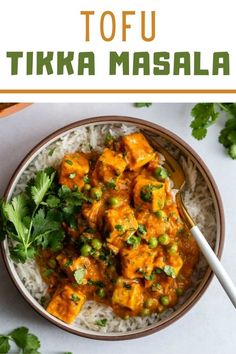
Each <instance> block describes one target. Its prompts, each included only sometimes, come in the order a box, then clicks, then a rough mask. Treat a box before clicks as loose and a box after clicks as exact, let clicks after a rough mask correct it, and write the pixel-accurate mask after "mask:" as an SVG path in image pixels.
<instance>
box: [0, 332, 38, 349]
mask: <svg viewBox="0 0 236 354" xmlns="http://www.w3.org/2000/svg"><path fill="white" fill-rule="evenodd" d="M11 342H14V343H15V344H16V346H17V347H18V348H19V349H20V352H19V353H21V354H40V353H39V351H38V349H40V341H39V339H38V338H37V337H36V336H35V335H34V334H32V333H29V330H28V328H26V327H19V328H17V329H15V330H14V331H12V332H11V333H9V334H8V335H3V334H0V353H1V354H7V353H9V352H10V350H11V345H10V343H11Z"/></svg>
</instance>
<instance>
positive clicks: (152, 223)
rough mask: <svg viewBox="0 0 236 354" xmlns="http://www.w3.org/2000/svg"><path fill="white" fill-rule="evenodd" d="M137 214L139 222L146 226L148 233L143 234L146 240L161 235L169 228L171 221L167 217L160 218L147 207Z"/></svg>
mask: <svg viewBox="0 0 236 354" xmlns="http://www.w3.org/2000/svg"><path fill="white" fill-rule="evenodd" d="M135 216H136V219H137V221H138V224H139V225H143V226H145V229H146V233H144V234H143V235H142V239H144V240H146V241H149V240H150V238H152V237H158V236H161V235H163V234H165V233H166V232H167V231H168V230H169V221H168V220H167V218H166V217H163V218H158V217H157V216H156V215H155V214H153V213H150V211H149V210H147V209H145V210H141V211H139V212H136V215H135Z"/></svg>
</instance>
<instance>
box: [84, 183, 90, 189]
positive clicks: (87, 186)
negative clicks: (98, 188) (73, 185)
mask: <svg viewBox="0 0 236 354" xmlns="http://www.w3.org/2000/svg"><path fill="white" fill-rule="evenodd" d="M90 189H91V185H90V184H88V183H86V184H85V185H84V190H85V191H90Z"/></svg>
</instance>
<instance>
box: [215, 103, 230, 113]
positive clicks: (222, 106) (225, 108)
mask: <svg viewBox="0 0 236 354" xmlns="http://www.w3.org/2000/svg"><path fill="white" fill-rule="evenodd" d="M216 105H218V106H219V107H220V108H221V109H222V111H225V112H227V113H228V112H229V110H228V108H227V107H225V106H224V105H223V104H222V103H216Z"/></svg>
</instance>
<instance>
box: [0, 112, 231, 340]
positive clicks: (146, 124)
mask: <svg viewBox="0 0 236 354" xmlns="http://www.w3.org/2000/svg"><path fill="white" fill-rule="evenodd" d="M96 123H97V124H103V123H104V124H109V123H110V124H112V123H113V124H115V123H124V124H125V123H127V124H133V125H135V124H137V125H139V126H142V127H143V128H146V129H152V130H155V131H156V133H160V134H161V135H163V136H164V137H166V138H167V139H169V140H170V141H172V142H175V144H176V145H177V146H179V147H182V148H183V149H184V151H186V152H188V154H189V155H190V157H192V158H193V159H194V161H196V162H197V164H198V168H200V169H201V170H202V171H203V172H204V174H205V176H206V177H207V179H208V182H209V184H210V185H211V189H212V191H213V193H214V198H215V204H216V205H217V208H216V210H217V209H218V210H217V211H218V213H219V225H220V232H219V243H218V250H217V252H216V255H217V257H218V258H219V259H220V258H221V255H222V251H223V245H224V240H225V217H224V209H223V203H222V199H221V196H220V192H219V190H218V187H217V184H216V182H215V180H214V177H213V176H212V174H211V172H210V171H209V169H208V167H207V166H206V164H205V162H204V161H203V160H202V159H201V157H200V156H199V155H198V154H197V153H196V152H195V150H194V149H193V148H192V147H191V146H190V145H189V144H188V143H186V142H185V141H184V140H183V139H182V138H180V137H179V136H178V135H176V134H175V133H173V132H172V131H169V130H168V129H166V128H164V127H162V126H160V125H158V124H155V123H153V122H150V121H146V120H143V119H139V118H133V117H128V116H116V115H106V116H98V117H91V118H86V119H81V120H79V121H76V122H73V123H70V124H68V125H66V126H63V127H61V128H59V129H57V130H56V131H54V132H53V133H51V134H49V135H48V136H46V137H45V138H44V139H42V140H41V141H40V142H39V143H38V144H36V145H35V146H34V147H33V148H32V149H31V150H30V151H29V152H28V153H27V154H26V156H25V157H24V158H23V159H22V161H21V162H20V163H19V165H18V166H17V168H16V169H15V171H14V173H13V174H12V177H11V178H10V180H9V182H8V184H7V187H6V189H5V192H4V198H7V197H8V194H9V192H10V190H11V187H12V185H13V184H14V181H15V179H16V178H17V176H18V174H19V173H20V171H21V169H22V167H23V166H24V165H26V164H27V162H28V161H29V160H30V159H31V157H32V156H33V155H34V154H36V153H37V152H38V151H39V150H40V149H41V148H43V146H44V145H47V144H48V143H50V142H53V141H52V140H53V139H55V138H56V137H59V136H60V135H61V134H66V133H67V132H69V131H70V130H73V129H76V128H79V127H82V126H89V125H94V124H96ZM6 242H7V240H5V241H3V242H1V253H2V258H3V260H4V263H5V266H6V269H7V272H8V274H9V275H10V278H11V280H12V282H13V284H14V285H15V287H16V288H17V290H18V291H19V293H20V294H21V295H22V296H23V298H24V300H25V301H26V302H27V303H28V304H29V305H30V306H31V308H33V309H34V310H35V311H36V312H37V313H38V314H40V315H41V316H42V317H43V318H44V319H46V320H47V321H49V322H50V323H52V324H54V325H56V326H57V327H59V328H60V329H63V330H65V331H67V332H70V333H72V334H75V335H78V336H81V337H86V338H89V339H96V340H107V341H115V340H127V339H136V338H140V337H144V336H147V335H150V334H153V333H155V332H158V331H160V330H161V329H164V328H166V327H167V326H169V325H170V324H172V323H174V322H176V321H177V320H178V319H179V318H181V317H182V316H183V315H185V314H186V313H187V312H188V311H189V310H190V309H191V308H192V307H193V306H194V305H195V304H196V303H197V302H198V301H199V299H200V298H201V297H202V295H203V294H204V293H205V292H206V290H207V288H208V286H209V284H210V283H211V281H212V278H213V272H212V270H211V269H210V268H209V267H208V269H207V271H206V274H205V276H204V279H205V281H204V283H203V285H202V286H201V287H199V288H197V289H196V290H195V292H194V293H193V294H192V295H191V296H190V298H189V299H191V301H189V303H188V304H187V306H185V307H184V308H183V309H182V310H181V311H179V313H177V314H176V315H174V316H173V318H170V319H168V318H167V319H166V321H164V323H161V324H159V323H158V322H157V323H156V325H155V324H153V325H152V328H149V327H146V328H144V329H143V330H142V329H141V330H139V332H137V333H129V332H126V333H125V334H121V335H120V334H117V333H115V334H114V335H106V334H104V335H103V334H99V335H98V334H96V332H95V333H94V334H93V333H86V332H81V331H80V329H78V330H77V329H74V328H70V327H68V326H67V325H66V324H62V323H59V322H57V321H56V320H54V319H53V318H51V317H49V316H48V315H47V313H46V311H45V310H41V309H39V308H38V307H37V306H36V305H35V304H34V303H33V301H32V300H31V299H30V297H29V296H27V295H26V294H25V293H24V292H23V290H22V288H23V286H22V285H23V284H22V285H20V284H19V283H18V282H17V280H16V279H15V276H14V274H13V272H12V270H11V267H10V261H9V259H8V257H7V254H6V252H5V248H4V245H5V243H6ZM189 299H188V300H189ZM188 300H187V301H188Z"/></svg>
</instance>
